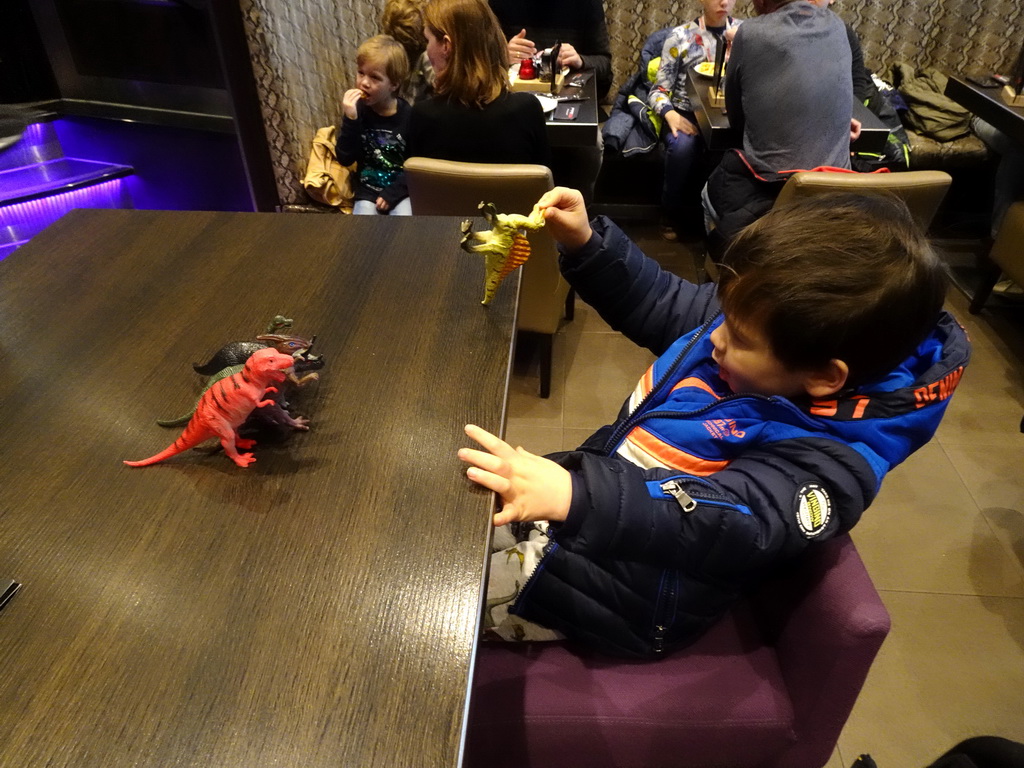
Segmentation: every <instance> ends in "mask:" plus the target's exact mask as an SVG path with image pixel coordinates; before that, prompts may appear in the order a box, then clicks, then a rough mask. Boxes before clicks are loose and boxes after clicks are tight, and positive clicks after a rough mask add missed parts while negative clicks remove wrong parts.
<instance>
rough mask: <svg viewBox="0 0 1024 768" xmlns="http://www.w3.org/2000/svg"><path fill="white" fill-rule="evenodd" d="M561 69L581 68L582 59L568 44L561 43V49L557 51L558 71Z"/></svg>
mask: <svg viewBox="0 0 1024 768" xmlns="http://www.w3.org/2000/svg"><path fill="white" fill-rule="evenodd" d="M562 67H568V68H569V69H582V68H583V57H582V56H580V55H579V54H578V53H577V52H576V49H575V48H573V47H572V46H571V45H570V44H569V43H562V47H561V48H559V49H558V69H559V70H561V69H562Z"/></svg>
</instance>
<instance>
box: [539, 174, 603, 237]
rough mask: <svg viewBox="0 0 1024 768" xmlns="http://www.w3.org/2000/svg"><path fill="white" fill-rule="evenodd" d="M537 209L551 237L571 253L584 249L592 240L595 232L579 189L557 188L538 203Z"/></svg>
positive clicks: (547, 193)
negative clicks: (591, 237) (591, 226)
mask: <svg viewBox="0 0 1024 768" xmlns="http://www.w3.org/2000/svg"><path fill="white" fill-rule="evenodd" d="M537 208H538V209H539V210H540V212H541V213H542V214H543V215H544V223H545V225H546V226H547V228H548V231H549V232H550V233H551V236H552V237H553V238H554V239H555V241H556V242H559V243H561V244H562V245H564V246H565V247H566V248H567V249H568V250H569V251H575V250H578V249H580V248H582V247H583V246H584V245H586V244H587V241H588V240H590V236H591V235H592V234H593V231H592V230H591V229H590V219H589V218H587V206H586V205H584V203H583V195H582V194H580V191H579V190H578V189H569V188H568V187H555V188H554V189H552V190H551V191H550V192H545V193H544V196H543V197H541V199H540V200H538V201H537Z"/></svg>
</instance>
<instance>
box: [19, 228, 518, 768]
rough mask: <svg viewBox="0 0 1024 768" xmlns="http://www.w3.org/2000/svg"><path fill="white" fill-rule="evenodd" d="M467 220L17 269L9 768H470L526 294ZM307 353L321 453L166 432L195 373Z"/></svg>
mask: <svg viewBox="0 0 1024 768" xmlns="http://www.w3.org/2000/svg"><path fill="white" fill-rule="evenodd" d="M482 262H483V259H482V257H479V256H475V255H472V256H471V255H469V254H465V253H463V252H462V251H460V250H459V249H458V219H453V218H447V217H444V218H442V217H425V218H397V217H396V218H394V219H388V218H384V217H352V216H348V217H346V216H315V215H308V214H307V215H301V214H294V215H289V214H229V213H170V212H146V211H75V212H73V213H71V214H69V215H68V216H66V217H65V218H63V219H61V220H60V221H59V222H58V223H56V224H54V225H53V226H51V227H50V228H49V229H47V230H46V231H44V232H43V233H42V234H40V235H39V236H38V237H37V238H36V239H34V240H33V241H32V242H31V243H30V244H28V245H27V246H25V247H23V248H22V249H20V250H18V251H16V252H15V253H14V254H13V255H11V256H10V257H9V258H8V259H7V260H6V261H5V262H3V263H2V264H0V318H2V328H3V331H2V333H3V341H2V345H3V352H2V358H0V360H2V361H0V368H2V373H3V375H2V376H0V402H3V404H4V409H5V418H4V430H3V441H4V447H3V460H2V461H0V485H2V487H3V489H4V504H3V512H2V513H0V571H2V572H3V574H4V575H8V576H10V577H13V578H15V579H17V580H18V581H21V582H22V583H23V584H24V587H23V588H22V590H21V591H20V592H19V593H18V594H17V595H16V596H15V597H14V598H13V600H11V602H10V603H8V605H7V606H6V607H5V608H4V609H3V611H2V612H0V670H2V675H0V765H3V766H4V767H5V768H17V767H19V766H31V767H33V768H38V766H44V765H46V766H53V767H57V766H74V768H91V767H93V766H96V767H102V768H115V767H118V766H132V767H133V768H144V767H146V766H153V767H157V766H158V767H159V768H168V767H169V766H176V767H177V768H182V767H185V766H196V767H199V766H202V767H203V768H212V767H213V766H217V767H218V768H223V767H225V766H237V767H238V768H262V767H264V766H287V767H288V768H292V767H298V766H301V767H302V768H312V767H315V766H332V767H336V766H358V767H359V768H365V767H366V766H403V768H404V767H406V766H456V765H457V764H458V761H459V751H460V744H461V735H462V729H463V720H464V713H465V708H466V697H467V690H468V684H469V679H470V673H471V662H472V655H473V650H474V647H475V642H476V637H477V625H478V619H479V614H480V602H481V590H482V581H483V575H484V564H485V558H486V554H487V552H486V550H487V544H486V542H487V536H488V530H489V526H490V515H489V513H490V512H491V508H492V496H491V494H490V493H487V492H484V491H482V490H481V489H479V488H476V487H473V486H472V485H471V484H470V483H469V482H468V481H467V480H466V479H465V476H464V472H463V467H462V466H461V465H460V462H459V461H458V460H457V459H456V457H455V451H456V450H457V448H458V447H459V446H461V445H465V444H466V443H467V440H466V438H465V437H464V436H463V435H462V432H461V428H462V425H463V424H464V423H466V422H468V421H473V422H476V423H478V424H481V425H482V426H485V427H489V428H491V429H492V430H500V429H501V428H502V422H503V419H504V412H503V409H504V403H505V400H506V386H507V381H508V370H509V352H510V346H511V339H512V330H513V326H514V314H515V310H514V305H515V294H516V288H517V282H518V273H516V274H515V275H513V276H511V277H510V279H509V280H507V281H506V283H505V284H503V285H502V286H501V288H500V290H499V292H498V296H497V298H496V299H495V301H494V303H493V304H492V305H491V306H490V307H488V308H484V307H482V306H481V305H480V299H481V298H482V294H483V265H482ZM277 313H284V314H287V315H288V316H289V317H292V318H294V320H295V326H294V328H293V332H294V333H296V334H299V335H309V334H314V333H315V334H317V335H318V338H317V341H316V345H315V349H314V352H319V353H322V354H323V355H324V356H325V358H326V363H327V364H326V367H325V368H324V370H323V371H322V372H321V373H322V379H321V381H320V382H319V383H315V384H313V385H311V389H309V390H308V391H303V392H302V393H301V394H300V395H298V396H296V397H295V398H294V400H295V401H296V402H297V403H298V404H300V405H301V407H300V408H297V410H298V411H299V412H301V413H303V414H304V415H307V416H309V417H310V418H311V419H312V428H311V430H310V431H309V432H308V433H295V434H294V435H293V436H292V437H291V438H290V439H289V440H287V441H286V442H284V443H282V444H279V445H273V446H269V447H266V448H264V449H263V450H260V448H257V449H256V452H257V457H258V460H257V462H256V463H255V464H253V465H252V466H251V467H249V468H248V469H240V468H238V467H236V466H235V465H234V464H233V463H232V462H231V461H230V460H228V459H227V458H226V457H225V456H223V455H222V454H220V453H217V454H215V455H204V454H202V453H199V452H196V451H190V452H188V453H186V454H182V455H179V456H177V457H175V458H172V459H170V460H168V461H167V462H165V463H163V464H159V465H156V466H153V467H147V468H143V469H131V468H128V467H125V466H123V465H122V464H121V460H122V459H127V458H131V459H140V458H144V457H146V456H149V455H152V454H154V453H156V452H157V451H159V450H160V449H162V448H163V447H165V446H166V445H168V444H170V442H171V441H172V440H174V438H175V437H176V436H177V434H178V430H168V429H163V428H161V427H158V426H156V424H155V423H154V421H153V420H154V419H155V418H157V417H159V416H167V415H174V414H176V413H179V412H182V411H184V410H187V408H188V407H189V406H191V404H192V402H193V398H194V397H195V396H196V394H197V392H198V391H199V389H200V386H201V382H202V378H201V377H200V376H198V375H197V374H195V373H194V372H193V371H192V369H191V367H190V363H191V362H192V361H204V360H206V359H207V357H208V356H209V355H210V354H211V353H212V352H213V351H215V350H216V349H218V348H219V347H220V346H221V344H222V343H224V342H227V341H230V340H233V339H247V338H252V336H254V335H255V334H256V333H257V332H262V331H263V328H264V326H265V325H266V323H267V321H269V320H270V318H271V317H273V315H275V314H277Z"/></svg>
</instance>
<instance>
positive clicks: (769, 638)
mask: <svg viewBox="0 0 1024 768" xmlns="http://www.w3.org/2000/svg"><path fill="white" fill-rule="evenodd" d="M888 629H889V617H888V613H886V611H885V608H884V606H883V605H882V604H881V601H880V600H879V598H878V593H877V592H876V591H875V589H874V586H873V585H872V584H871V581H870V579H869V578H868V576H867V573H866V571H865V570H864V566H863V563H862V562H861V560H860V557H859V556H858V555H857V551H856V549H855V548H854V546H853V543H852V542H851V541H850V540H849V538H848V537H845V536H844V537H841V538H840V539H837V540H835V541H832V542H827V543H825V544H823V545H821V546H820V547H818V548H817V551H816V552H815V553H814V555H812V556H810V557H807V558H805V559H804V561H802V562H801V563H800V565H799V566H798V567H796V568H794V569H792V570H791V571H790V572H789V573H787V574H786V575H785V576H784V577H780V578H778V579H773V580H772V581H771V582H770V583H766V584H765V585H763V586H762V587H761V588H760V589H759V590H758V591H757V592H756V593H755V594H754V595H753V596H752V597H751V599H749V600H747V601H744V602H743V603H741V604H740V605H738V606H736V608H735V609H733V611H731V612H730V613H729V614H728V615H727V616H726V617H725V618H724V619H723V620H722V621H721V622H719V623H718V624H717V625H716V626H715V627H714V628H712V630H711V631H710V632H709V633H708V634H707V635H705V636H704V637H703V638H701V639H700V640H699V641H698V642H697V643H696V644H695V645H693V646H691V647H690V648H688V649H686V650H684V651H682V652H679V653H675V654H671V655H669V656H668V657H667V658H665V659H662V660H659V661H653V662H629V661H622V660H618V659H610V658H607V657H602V656H599V655H597V654H592V653H590V652H587V651H585V650H581V649H580V648H579V647H577V646H573V645H569V644H562V643H537V644H511V643H482V644H481V647H480V651H479V654H478V657H477V663H476V673H475V676H474V679H473V690H472V699H471V705H470V716H469V723H468V730H467V739H466V755H465V760H464V765H465V766H466V768H478V767H479V768H483V766H487V767H488V768H500V767H501V766H515V767H516V768H548V767H549V766H550V767H551V768H554V767H555V766H558V767H559V768H564V767H566V766H585V767H586V768H601V767H603V766H609V767H611V766H615V768H632V767H635V768H668V767H669V766H673V767H675V766H685V767H687V768H717V767H719V766H721V767H722V768H759V767H764V768H768V767H769V766H771V767H772V768H820V766H822V765H824V764H825V762H826V761H827V760H828V758H829V756H830V755H831V752H832V749H833V748H834V746H835V743H836V740H837V739H838V736H839V732H840V730H841V729H842V726H843V724H844V723H845V722H846V718H847V716H848V715H849V712H850V709H851V708H852V706H853V703H854V701H855V699H856V697H857V694H858V693H859V691H860V688H861V686H862V684H863V682H864V678H865V676H866V675H867V671H868V668H869V667H870V664H871V662H872V660H873V659H874V657H875V654H876V653H877V651H878V648H879V646H880V645H881V643H882V640H883V639H884V638H885V635H886V633H887V632H888Z"/></svg>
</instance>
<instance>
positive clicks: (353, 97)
mask: <svg viewBox="0 0 1024 768" xmlns="http://www.w3.org/2000/svg"><path fill="white" fill-rule="evenodd" d="M361 98H363V92H362V91H360V90H359V89H358V88H350V89H349V90H347V91H345V95H344V96H342V97H341V107H342V110H344V112H345V117H347V118H348V119H349V120H355V119H356V104H358V103H359V100H360V99H361Z"/></svg>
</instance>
